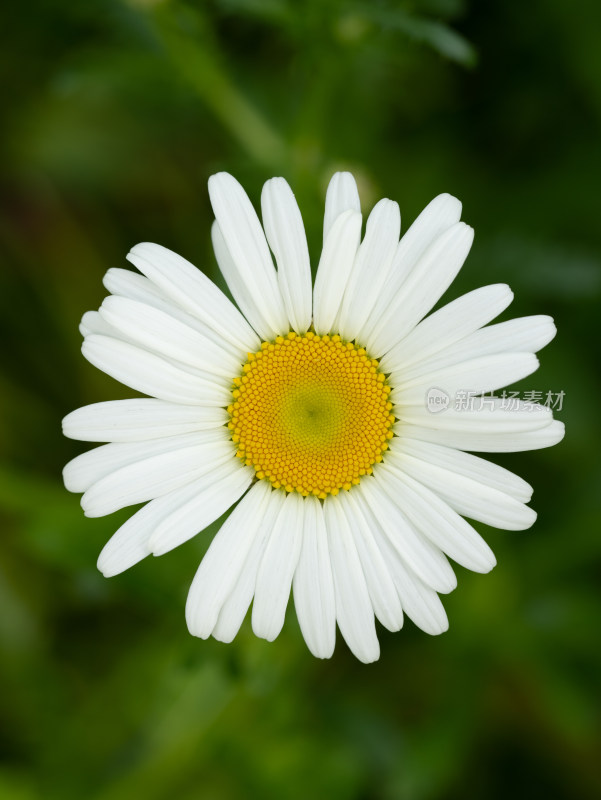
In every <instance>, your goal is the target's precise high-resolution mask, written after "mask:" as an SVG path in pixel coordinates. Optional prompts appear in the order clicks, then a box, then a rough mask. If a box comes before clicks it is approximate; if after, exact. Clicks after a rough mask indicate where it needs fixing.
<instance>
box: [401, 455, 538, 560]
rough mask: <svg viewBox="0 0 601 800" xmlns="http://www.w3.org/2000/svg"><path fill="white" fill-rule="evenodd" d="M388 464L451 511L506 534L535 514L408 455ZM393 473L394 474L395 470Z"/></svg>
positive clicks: (526, 525)
mask: <svg viewBox="0 0 601 800" xmlns="http://www.w3.org/2000/svg"><path fill="white" fill-rule="evenodd" d="M390 463H391V465H392V464H394V467H395V468H398V470H399V471H402V472H403V473H404V474H406V475H410V476H411V477H412V478H414V479H415V480H416V481H419V482H420V483H421V484H423V485H424V486H427V487H428V488H429V489H431V490H432V491H433V492H435V493H436V494H437V495H438V496H439V497H441V498H442V500H443V501H445V502H446V503H447V504H448V505H449V506H450V507H451V508H452V509H454V510H455V511H456V512H458V513H459V514H463V516H466V517H469V518H470V519H475V520H478V521H479V522H484V523H485V524H486V525H491V526H493V527H495V528H504V529H505V530H509V531H522V530H525V529H526V528H530V527H531V526H532V525H533V524H534V521H535V520H536V512H535V511H534V510H533V509H531V508H529V507H528V506H527V505H524V503H521V502H520V501H519V500H516V499H515V497H512V496H511V495H509V494H506V493H505V492H501V491H499V490H498V489H494V488H492V487H490V486H486V485H485V484H484V483H482V482H480V481H479V480H475V479H474V478H470V477H467V476H465V475H458V474H454V473H452V472H450V471H449V470H448V469H443V468H441V467H437V466H435V465H434V464H428V463H427V462H425V461H420V460H419V459H416V458H413V457H412V456H409V455H399V456H398V457H397V458H396V459H395V460H394V461H392V460H391V461H390ZM395 474H397V473H396V469H395ZM445 552H448V551H445ZM451 557H452V558H454V556H451ZM464 566H465V565H464Z"/></svg>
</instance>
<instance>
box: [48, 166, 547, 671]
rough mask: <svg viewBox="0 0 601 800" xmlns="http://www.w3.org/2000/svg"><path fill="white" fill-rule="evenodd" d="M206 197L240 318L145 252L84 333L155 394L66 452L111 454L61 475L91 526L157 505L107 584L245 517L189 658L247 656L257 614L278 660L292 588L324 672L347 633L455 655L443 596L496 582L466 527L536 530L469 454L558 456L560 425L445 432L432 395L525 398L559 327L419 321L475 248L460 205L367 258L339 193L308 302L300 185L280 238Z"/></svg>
mask: <svg viewBox="0 0 601 800" xmlns="http://www.w3.org/2000/svg"><path fill="white" fill-rule="evenodd" d="M209 192H210V196H211V202H212V205H213V209H214V211H215V217H216V221H215V223H214V225H213V244H214V247H215V253H216V256H217V261H218V262H219V267H220V269H221V271H222V273H223V275H224V277H225V280H226V281H227V284H228V286H229V288H230V290H231V293H232V295H233V297H234V299H235V300H236V303H237V304H238V306H239V308H240V311H239V310H238V309H237V308H236V307H235V306H234V305H233V304H232V303H231V302H230V301H229V300H228V299H227V298H226V296H225V295H224V294H223V293H222V292H221V291H220V290H219V289H218V288H217V287H216V286H215V285H214V284H213V283H212V282H211V281H210V280H209V279H208V278H207V277H206V276H205V275H204V274H203V273H202V272H200V271H198V270H197V269H196V268H195V267H193V266H192V264H190V263H189V262H187V261H185V260H184V259H183V258H181V257H180V256H178V255H176V254H175V253H172V252H171V251H169V250H166V249H165V248H164V247H160V246H159V245H156V244H139V245H136V247H134V248H133V250H132V251H131V252H130V253H129V255H128V259H129V261H130V262H131V263H132V264H133V265H134V266H135V267H137V269H138V270H139V271H140V273H142V274H138V273H135V272H132V271H128V270H122V269H109V271H108V272H107V274H106V276H105V280H104V283H105V285H106V288H107V289H108V291H109V292H110V294H109V296H108V297H107V298H106V299H105V300H104V302H103V303H102V305H101V307H100V310H99V311H97V312H88V313H87V314H85V315H84V317H83V320H82V324H81V332H82V334H83V336H84V343H83V354H84V356H85V357H86V358H87V359H88V360H89V361H90V362H91V363H92V364H94V365H95V366H97V367H98V368H99V369H101V370H103V371H104V372H106V373H107V374H109V375H111V376H112V377H114V378H116V379H117V380H119V381H121V382H122V383H124V384H126V385H127V386H129V387H131V388H132V389H135V390H137V391H139V392H142V393H144V394H147V395H150V398H144V399H131V400H118V401H114V402H106V403H98V404H95V405H91V406H86V407H84V408H80V409H78V410H77V411H74V412H73V413H71V414H69V415H68V416H67V417H66V418H65V420H64V423H63V425H64V432H65V434H66V435H67V436H69V437H72V438H75V439H81V440H83V441H94V442H108V443H109V444H104V445H102V446H101V447H98V448H96V449H94V450H91V451H89V452H87V453H84V454H83V455H81V456H78V457H77V458H75V459H74V460H73V461H71V462H70V463H69V464H68V465H67V466H66V467H65V471H64V478H65V485H66V486H67V488H68V489H69V490H71V491H73V492H83V493H84V494H83V497H82V501H81V503H82V506H83V509H84V512H85V514H86V515H87V516H90V517H96V516H102V515H104V514H110V513H111V512H113V511H116V510H117V509H120V508H123V507H125V506H129V505H133V504H136V503H146V505H145V506H144V507H143V508H142V509H141V510H139V511H137V512H136V513H135V514H134V515H133V516H132V517H131V518H130V519H129V520H128V521H127V522H126V523H125V524H124V525H122V526H121V528H119V530H118V531H117V532H116V533H115V534H114V536H113V537H112V538H111V539H110V541H109V542H108V544H107V545H106V546H105V548H104V549H103V551H102V553H101V555H100V558H99V561H98V567H99V569H100V570H101V571H102V572H103V573H104V574H105V575H106V576H109V575H115V574H117V573H119V572H122V571H123V570H125V569H127V568H128V567H131V566H132V565H133V564H135V563H136V562H138V561H140V560H141V559H142V558H144V557H145V556H147V555H149V554H150V553H152V554H154V555H161V554H163V553H166V552H168V551H169V550H171V549H172V548H174V547H176V546H177V545H179V544H181V543H182V542H185V541H186V540H187V539H190V538H191V537H192V536H195V535H196V534H197V533H198V532H199V531H201V530H203V529H204V528H206V527H207V525H210V524H211V523H212V522H214V521H215V520H216V519H218V518H219V517H220V516H221V515H222V514H223V513H224V512H226V511H227V510H228V509H229V508H230V507H232V506H234V508H233V511H232V512H231V514H230V516H229V517H228V519H227V521H226V522H225V523H224V524H223V525H222V526H221V529H220V530H219V532H218V533H217V535H216V536H215V538H214V539H213V541H212V542H211V545H210V547H209V549H208V552H207V554H206V555H205V557H204V559H203V561H202V563H201V565H200V567H199V569H198V572H197V573H196V576H195V578H194V581H193V583H192V587H191V589H190V593H189V596H188V602H187V607H186V618H187V622H188V627H189V629H190V632H191V633H192V634H194V635H195V636H199V637H201V638H207V637H208V636H211V635H212V636H214V637H215V638H216V639H219V640H221V641H225V642H229V641H231V640H232V639H233V638H234V636H235V635H236V633H237V631H238V629H239V628H240V625H241V623H242V621H243V619H244V617H245V615H246V613H247V611H248V608H249V606H250V604H251V602H252V604H253V608H252V627H253V630H254V632H255V633H256V634H257V636H261V637H264V638H265V639H268V640H269V641H271V640H273V639H275V637H276V636H277V635H278V633H279V632H280V630H281V628H282V625H283V623H284V616H285V612H286V607H287V604H288V599H289V595H290V590H291V589H292V591H293V595H294V604H295V607H296V613H297V616H298V621H299V623H300V627H301V630H302V633H303V635H304V637H305V640H306V642H307V645H308V647H309V649H310V650H311V652H312V653H314V654H315V655H316V656H318V657H320V658H328V657H329V656H331V655H332V652H333V650H334V643H335V629H336V624H338V627H339V629H340V631H341V633H342V635H343V636H344V638H345V640H346V642H347V644H348V645H349V647H350V649H351V650H352V651H353V653H354V654H355V655H356V656H357V657H358V658H359V659H361V660H362V661H365V662H370V661H374V660H375V659H377V658H378V656H379V644H378V639H377V636H376V626H375V619H378V620H379V621H380V622H381V623H382V625H384V626H385V627H386V628H388V629H389V630H391V631H396V630H399V629H400V628H401V626H402V625H403V615H404V614H406V615H407V616H408V617H409V618H411V619H412V620H413V622H414V623H415V624H416V625H418V626H419V627H420V628H422V629H423V630H424V631H426V632H428V633H431V634H438V633H441V632H442V631H444V630H446V629H447V627H448V622H447V617H446V614H445V611H444V609H443V606H442V604H441V602H440V599H439V597H438V593H440V592H442V593H446V592H450V591H451V590H452V589H454V588H455V585H456V578H455V574H454V572H453V569H452V567H451V565H450V563H449V561H448V560H447V556H448V557H449V558H451V559H452V560H454V561H456V562H457V563H459V564H461V565H463V566H464V567H467V568H468V569H471V570H475V571H477V572H487V571H489V570H490V569H491V568H492V567H493V566H494V564H495V558H494V555H493V553H492V552H491V550H490V548H489V547H488V545H487V544H486V542H485V541H484V540H483V539H482V538H481V536H480V535H479V534H478V533H477V532H476V531H475V530H474V528H473V527H472V526H471V525H470V524H469V523H468V522H466V521H465V520H464V519H463V516H466V517H469V518H471V519H473V520H478V521H480V522H484V523H486V524H488V525H493V526H496V527H500V528H507V529H511V530H519V529H523V528H528V527H529V526H530V525H532V523H533V521H534V519H535V516H536V515H535V512H534V511H532V509H530V508H529V507H528V506H526V505H525V503H527V502H528V501H529V499H530V497H531V494H532V489H531V487H530V486H529V485H528V484H527V483H526V482H525V481H523V480H522V479H521V478H518V477H517V476H516V475H513V474H512V473H510V472H508V471H507V470H505V469H502V468H501V467H498V466H496V465H494V464H491V463H489V462H488V461H485V460H483V459H481V458H478V457H476V456H474V455H468V454H467V453H466V452H464V451H466V450H473V451H481V452H507V451H517V450H531V449H535V448H540V447H548V446H550V445H553V444H555V443H557V442H558V441H560V439H561V438H562V437H563V426H562V424H561V423H559V422H556V421H553V418H552V414H551V412H550V411H549V409H547V408H544V407H535V408H529V407H528V406H526V405H525V404H520V405H519V406H518V407H517V408H512V409H506V408H505V407H504V405H503V404H502V403H501V402H500V400H498V399H497V400H494V401H490V402H487V403H486V404H484V406H483V407H482V408H480V409H478V408H476V409H474V410H463V411H462V410H454V409H453V408H452V407H449V408H448V409H447V410H446V411H445V412H444V413H438V414H432V413H431V411H430V410H429V408H428V406H427V404H426V402H425V397H426V394H427V392H428V390H429V389H431V388H433V387H435V388H436V391H438V392H440V393H442V394H441V396H443V397H444V396H446V397H452V396H453V395H454V394H455V393H457V392H460V391H465V390H469V391H472V392H476V393H488V392H491V391H495V390H498V389H500V388H502V387H504V386H506V385H508V384H511V383H513V382H514V381H517V380H520V379H521V378H524V377H526V376H527V375H529V374H531V373H532V372H533V371H534V370H535V369H536V368H537V366H538V361H537V359H536V357H535V355H534V353H535V352H536V351H537V350H539V349H540V348H542V347H544V345H546V344H547V343H548V342H549V341H550V340H551V339H552V338H553V336H554V334H555V327H554V325H553V321H552V319H551V318H550V317H545V316H535V317H526V318H521V319H514V320H511V321H509V322H502V323H500V324H497V325H491V326H488V327H483V326H485V325H487V324H488V323H489V322H491V320H493V319H494V318H495V317H496V316H497V315H498V314H500V313H501V312H502V311H503V310H504V309H505V308H506V307H507V306H508V305H509V303H510V302H511V299H512V293H511V291H510V289H509V288H508V287H507V286H505V285H494V286H486V287H484V288H481V289H477V290H475V291H473V292H470V293H469V294H466V295H464V296H463V297H460V298H459V299H457V300H454V301H453V302H452V303H449V304H448V305H446V306H444V307H443V308H441V309H439V310H438V311H436V312H435V313H433V314H431V315H430V316H428V317H427V318H425V319H424V316H425V315H426V314H427V313H428V312H429V311H430V310H431V308H432V306H433V305H434V304H435V303H436V302H437V301H438V300H439V298H440V297H441V295H442V294H443V293H444V292H445V290H446V289H447V288H448V286H449V285H450V283H451V282H452V281H453V279H454V278H455V276H456V275H457V273H458V271H459V269H460V268H461V266H462V264H463V262H464V260H465V258H466V256H467V254H468V251H469V249H470V246H471V243H472V238H473V231H472V229H471V228H470V227H469V226H467V225H465V224H464V223H463V222H460V221H459V220H460V214H461V204H460V203H459V201H458V200H456V199H455V198H454V197H451V196H450V195H447V194H443V195H440V196H439V197H437V198H435V199H434V200H433V201H432V202H431V203H430V204H429V205H428V206H427V208H426V209H425V210H424V211H423V212H422V213H421V214H420V216H419V217H418V218H417V219H416V221H415V222H414V223H413V225H411V227H410V228H409V229H408V231H407V232H406V233H405V235H404V236H403V238H402V239H400V241H399V236H400V227H401V219H400V213H399V208H398V205H397V204H396V203H395V202H393V201H391V200H381V201H380V202H379V203H378V204H377V205H376V206H375V208H374V209H373V210H372V212H371V214H370V215H369V218H368V220H367V224H366V230H365V235H364V237H363V240H362V241H361V223H362V218H361V211H360V204H359V195H358V192H357V187H356V184H355V181H354V179H353V177H352V176H351V175H350V174H349V173H338V174H336V175H334V177H333V178H332V181H331V182H330V185H329V188H328V192H327V197H326V206H325V217H324V244H323V250H322V254H321V258H320V261H319V266H318V268H317V275H316V279H315V286H314V287H313V289H312V286H311V270H310V263H309V252H308V248H307V240H306V237H305V231H304V227H303V222H302V218H301V214H300V211H299V209H298V206H297V203H296V201H295V198H294V195H293V193H292V191H291V190H290V187H289V186H288V184H287V183H286V181H284V180H283V179H282V178H273V179H271V180H269V181H268V182H267V183H266V184H265V186H264V188H263V193H262V197H261V206H262V213H263V225H261V223H260V221H259V218H258V217H257V214H256V213H255V210H254V208H253V206H252V205H251V203H250V201H249V199H248V197H247V195H246V194H245V192H244V190H243V189H242V187H241V186H240V184H239V183H238V182H237V181H236V180H235V179H234V178H233V177H231V176H230V175H228V174H226V173H220V174H218V175H214V176H213V177H212V178H211V179H210V181H209ZM270 251H271V252H270ZM272 253H273V257H274V258H275V263H276V265H277V269H276V268H275V267H274V262H273V258H272Z"/></svg>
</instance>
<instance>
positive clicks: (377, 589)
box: [338, 492, 403, 631]
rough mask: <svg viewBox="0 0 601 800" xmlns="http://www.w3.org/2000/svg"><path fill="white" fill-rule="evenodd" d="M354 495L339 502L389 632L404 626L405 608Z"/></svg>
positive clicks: (373, 599) (374, 602)
mask: <svg viewBox="0 0 601 800" xmlns="http://www.w3.org/2000/svg"><path fill="white" fill-rule="evenodd" d="M354 496H355V494H354V492H348V493H347V492H345V493H344V494H341V495H339V497H338V500H339V503H340V507H341V508H342V510H343V512H344V515H345V516H346V519H347V522H348V524H349V527H350V530H351V533H352V534H353V539H354V541H355V546H356V548H357V554H358V555H359V560H360V561H361V566H362V567H363V574H364V575H365V581H366V583H367V588H368V591H369V596H370V598H371V602H372V605H373V609H374V612H375V615H376V617H377V618H378V619H379V620H380V622H381V623H382V625H384V627H385V628H388V630H389V631H399V630H400V629H401V628H402V627H403V609H402V608H401V602H400V600H399V595H398V593H397V590H396V589H395V586H394V582H393V580H392V577H391V575H390V571H389V569H388V566H387V564H386V562H385V561H384V558H383V556H382V553H381V552H380V549H379V547H378V545H377V544H376V541H375V539H374V537H373V533H372V529H371V526H370V525H369V524H368V522H367V521H366V519H365V517H364V515H363V513H362V511H361V509H360V507H359V505H358V503H357V502H356V501H355V499H354Z"/></svg>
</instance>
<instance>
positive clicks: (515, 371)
mask: <svg viewBox="0 0 601 800" xmlns="http://www.w3.org/2000/svg"><path fill="white" fill-rule="evenodd" d="M538 367H539V361H538V358H537V357H536V356H535V355H534V353H501V354H498V355H494V356H484V357H482V358H474V359H471V360H470V361H463V362H462V363H461V364H455V365H454V366H453V367H447V368H445V369H440V370H436V371H434V372H430V373H428V374H427V375H422V376H420V377H419V378H415V379H414V380H409V381H405V382H398V383H396V385H395V388H394V390H393V392H392V393H391V395H390V399H391V400H392V402H393V403H398V404H399V405H402V406H405V405H418V404H420V403H425V401H426V397H427V393H428V390H430V389H432V388H436V389H438V390H441V391H443V392H445V393H446V394H447V395H448V396H449V397H450V398H451V399H452V400H456V399H457V398H458V397H459V396H460V394H461V396H464V393H470V394H472V393H473V394H484V393H488V392H494V391H496V390H497V389H501V388H503V387H504V386H510V385H511V384H512V383H516V382H517V381H520V380H522V379H523V378H526V377H527V376H528V375H531V374H532V373H533V372H535V371H536V370H537V369H538ZM445 413H446V412H445Z"/></svg>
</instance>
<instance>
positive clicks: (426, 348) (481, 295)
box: [380, 283, 513, 372]
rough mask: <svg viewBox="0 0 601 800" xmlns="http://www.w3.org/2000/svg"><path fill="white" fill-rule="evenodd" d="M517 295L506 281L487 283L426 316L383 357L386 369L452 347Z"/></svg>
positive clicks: (400, 369)
mask: <svg viewBox="0 0 601 800" xmlns="http://www.w3.org/2000/svg"><path fill="white" fill-rule="evenodd" d="M512 299H513V292H512V291H511V289H510V288H509V286H506V285H505V284H503V283H499V284H493V285H492V286H483V287H481V288H480V289H475V290H474V291H473V292H468V294H464V295H463V296H462V297H459V298H457V300H453V301H452V302H451V303H447V305H446V306H443V307H442V308H441V309H439V310H438V311H435V312H434V313H433V314H430V316H429V317H426V319H424V320H422V322H420V323H419V325H417V326H416V327H415V328H414V329H413V330H412V331H411V333H409V334H408V335H407V336H405V338H404V339H402V340H401V341H400V342H399V343H398V344H397V345H395V346H394V347H393V348H392V349H391V350H390V351H389V352H388V353H386V355H385V356H384V357H383V358H382V360H381V362H380V366H381V368H382V370H383V371H384V372H394V371H395V370H399V371H402V370H404V369H406V368H407V367H408V366H410V365H411V364H415V363H417V362H422V361H423V360H424V359H426V358H428V357H430V356H432V354H433V353H438V352H439V351H441V350H443V349H445V348H447V347H449V346H450V345H452V344H454V343H455V342H457V341H459V340H460V339H464V338H465V337H466V336H469V334H471V333H473V332H474V331H476V330H478V328H481V327H482V325H486V324H487V323H489V322H490V321H491V320H492V319H494V318H495V317H497V316H498V315H499V314H500V313H501V312H502V311H504V310H505V309H506V308H507V306H508V305H509V304H510V303H511V301H512Z"/></svg>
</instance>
